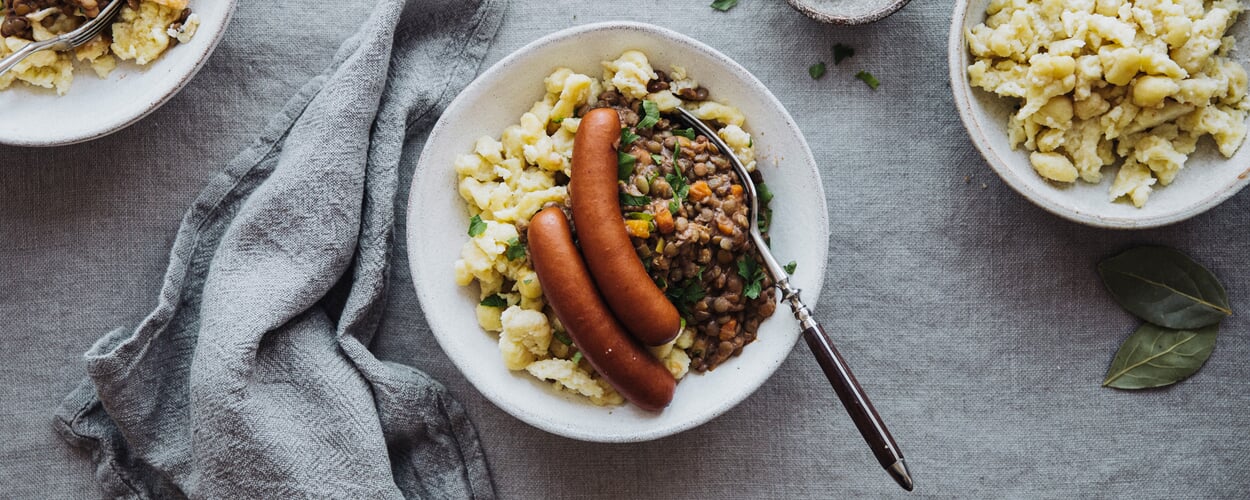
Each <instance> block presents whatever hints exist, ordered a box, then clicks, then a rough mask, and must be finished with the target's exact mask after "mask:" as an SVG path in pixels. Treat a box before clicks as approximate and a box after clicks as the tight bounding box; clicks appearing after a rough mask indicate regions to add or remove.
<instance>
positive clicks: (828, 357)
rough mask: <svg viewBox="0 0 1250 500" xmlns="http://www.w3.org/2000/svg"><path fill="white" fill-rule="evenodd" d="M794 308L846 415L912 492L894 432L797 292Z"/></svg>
mask: <svg viewBox="0 0 1250 500" xmlns="http://www.w3.org/2000/svg"><path fill="white" fill-rule="evenodd" d="M790 306H791V308H792V309H794V315H795V317H796V318H797V319H798V320H799V323H800V325H801V326H802V328H803V338H804V339H805V340H807V346H808V347H809V348H811V350H812V354H815V355H816V362H817V363H819V364H820V369H821V370H822V371H824V372H825V378H828V379H829V383H830V384H831V385H833V392H835V393H837V395H838V399H839V400H841V401H842V406H843V407H845V408H846V413H847V414H849V415H850V417H851V421H852V422H854V423H855V428H857V429H859V433H860V435H862V436H863V437H864V441H865V442H867V443H868V447H869V448H871V449H872V454H873V455H874V456H876V458H877V462H878V463H880V464H881V467H882V468H884V469H885V470H886V472H888V473H889V474H890V476H891V477H893V478H894V480H895V481H897V482H898V484H899V486H902V487H903V489H906V490H907V491H911V490H912V487H913V483H912V479H911V474H910V472H909V471H908V470H907V465H906V462H904V460H903V452H902V451H900V450H899V448H898V444H897V443H895V442H894V436H891V435H890V430H889V429H887V428H886V426H885V423H884V422H882V421H881V415H878V414H877V409H876V408H873V406H872V402H871V401H869V400H868V396H867V395H866V394H864V388H863V387H860V385H859V381H858V380H856V379H855V374H853V373H851V368H850V367H849V366H847V364H846V360H845V359H843V358H842V354H841V353H839V352H838V349H837V348H836V347H834V346H833V341H832V340H830V339H829V335H828V334H826V333H825V329H824V327H822V326H820V323H818V322H817V321H816V319H815V318H813V317H812V315H811V311H810V310H808V309H807V306H805V305H803V303H802V302H801V301H800V300H799V299H798V293H797V292H796V293H794V294H793V295H792V296H791V297H790Z"/></svg>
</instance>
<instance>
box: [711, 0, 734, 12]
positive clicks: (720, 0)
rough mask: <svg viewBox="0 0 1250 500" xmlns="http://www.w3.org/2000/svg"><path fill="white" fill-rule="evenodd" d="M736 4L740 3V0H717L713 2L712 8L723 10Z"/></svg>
mask: <svg viewBox="0 0 1250 500" xmlns="http://www.w3.org/2000/svg"><path fill="white" fill-rule="evenodd" d="M736 5H738V0H716V1H715V2H712V8H713V9H716V10H719V11H721V12H725V11H727V10H729V9H732V8H734V6H736Z"/></svg>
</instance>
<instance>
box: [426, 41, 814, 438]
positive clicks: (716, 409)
mask: <svg viewBox="0 0 1250 500" xmlns="http://www.w3.org/2000/svg"><path fill="white" fill-rule="evenodd" d="M608 30H634V31H641V32H643V33H645V34H647V35H648V36H653V37H657V38H660V39H662V40H665V41H666V42H669V43H675V44H677V45H685V46H687V47H689V48H690V49H691V50H695V51H701V52H703V53H704V54H705V55H706V56H708V57H710V58H712V59H714V60H716V61H717V62H719V63H721V64H724V65H725V66H726V67H727V68H729V69H730V70H731V71H733V72H735V73H736V74H738V75H741V78H742V79H743V81H744V82H745V83H746V84H747V86H748V87H750V88H752V90H755V91H757V92H758V93H759V95H760V98H761V99H762V100H763V101H764V103H765V105H766V106H768V107H771V108H773V109H775V110H776V111H777V112H778V113H780V117H781V118H782V119H783V121H784V122H785V126H786V127H787V128H788V129H789V131H790V132H791V133H792V134H793V135H794V137H795V138H796V139H797V140H798V142H799V144H800V145H801V146H802V147H801V151H799V152H798V153H799V154H800V155H801V156H802V158H803V160H804V163H805V166H807V165H810V166H813V167H815V168H813V171H812V173H813V174H814V175H815V176H816V179H817V180H818V181H819V179H820V169H819V164H817V163H816V162H815V156H814V155H812V152H811V147H810V146H809V145H808V143H807V138H806V137H805V136H804V135H803V133H802V131H801V130H800V129H799V127H798V124H797V122H795V121H794V117H793V116H791V115H790V112H789V111H788V110H787V109H786V108H785V106H784V105H783V104H782V103H781V101H780V100H779V99H777V97H776V96H775V95H773V93H772V92H771V91H770V90H768V88H767V87H766V86H765V85H764V83H763V82H761V81H760V80H759V79H758V78H757V77H755V75H753V74H752V73H750V72H749V71H747V69H746V68H744V67H743V66H742V65H741V64H738V63H737V62H736V61H734V60H733V59H731V58H730V57H729V56H727V55H725V54H723V53H721V52H720V51H719V50H716V49H715V48H713V47H711V46H709V45H707V44H704V43H703V42H700V41H698V40H695V39H694V38H691V37H688V36H686V35H683V34H681V33H678V32H676V31H673V30H670V29H667V28H663V27H660V26H656V25H653V24H648V23H642V22H635V21H602V22H594V23H587V24H582V25H577V26H572V27H569V28H565V29H562V30H559V31H556V32H552V33H549V34H547V35H544V36H542V37H540V38H538V39H536V40H534V41H532V42H529V43H527V44H525V45H524V46H522V47H520V48H518V49H517V50H515V51H513V52H512V53H510V54H508V55H507V56H505V57H504V58H502V59H500V60H499V61H498V62H496V63H494V64H493V65H491V66H490V67H489V68H488V69H486V70H485V71H483V72H481V73H480V74H479V75H478V76H477V77H476V78H474V80H473V81H472V82H470V83H469V85H467V86H466V87H465V88H464V89H462V90H461V91H460V93H459V94H457V95H456V97H455V98H454V99H453V100H452V101H451V102H450V103H449V104H448V105H447V107H446V108H444V109H445V111H444V114H443V115H442V116H440V117H439V119H438V121H437V122H436V123H435V125H434V127H433V128H431V130H430V133H429V136H428V137H429V138H434V137H437V136H438V135H439V134H440V132H442V130H443V129H444V128H445V127H447V126H448V125H447V124H448V122H447V121H445V120H444V117H446V116H448V115H447V114H446V110H453V109H455V108H457V107H459V106H462V105H464V104H463V101H466V100H467V99H468V97H467V96H468V95H469V94H471V93H477V92H473V91H477V90H478V87H479V86H482V85H485V84H484V83H482V82H484V81H485V80H487V79H488V77H490V76H493V75H494V74H495V73H496V72H500V71H503V70H504V69H505V68H507V67H510V66H512V65H514V64H515V63H516V61H517V60H519V59H521V58H522V57H524V56H525V55H527V54H528V53H530V52H532V51H534V50H536V49H539V48H541V47H543V46H545V45H548V44H551V43H555V42H559V41H563V40H566V39H568V38H572V37H576V36H580V35H583V34H586V33H590V32H595V31H608ZM436 142H437V141H433V140H429V139H427V140H426V143H425V145H424V146H423V147H422V150H421V155H420V157H419V159H418V160H417V166H416V168H415V170H414V172H413V176H412V181H411V187H410V190H409V195H408V203H407V207H406V210H407V221H406V222H405V238H406V239H407V240H408V241H409V242H411V240H412V235H414V234H418V231H416V227H415V224H417V220H418V218H417V217H413V214H414V213H415V212H416V211H417V210H418V209H419V207H418V206H417V202H416V199H415V198H414V196H413V193H416V192H417V181H418V179H419V178H420V174H421V172H422V171H424V170H426V169H428V168H432V166H430V165H428V164H427V163H426V159H427V158H429V157H430V156H431V152H432V148H435V147H436V146H435V144H436ZM815 184H816V185H815V186H814V189H815V191H816V192H815V194H816V199H817V201H818V205H819V206H817V207H815V208H817V209H818V214H819V218H820V221H819V222H820V223H819V224H817V226H818V227H819V228H820V232H821V233H820V235H819V236H820V241H822V242H826V243H827V242H828V241H829V237H830V234H831V232H830V228H829V215H828V214H829V210H828V202H827V201H826V199H825V191H824V185H823V183H822V182H816V183H815ZM417 248H418V246H417V245H412V244H408V245H407V253H408V266H409V272H410V274H411V275H412V276H413V279H412V282H413V286H414V288H415V289H416V292H417V300H418V302H419V303H420V304H421V308H422V311H423V312H424V311H428V310H429V309H428V308H429V307H430V306H433V305H435V302H434V300H433V298H432V297H430V296H429V291H428V290H427V288H425V287H422V286H420V283H419V280H418V279H417V277H418V276H420V275H421V274H423V273H421V272H420V271H419V270H418V267H419V266H421V265H422V264H421V263H420V261H419V259H418V257H419V256H418V255H417ZM824 254H825V258H824V259H821V260H820V262H819V263H818V267H819V268H818V270H817V273H816V274H815V276H816V279H815V281H814V286H812V287H810V289H809V292H810V293H811V298H809V299H808V306H809V307H815V306H816V302H817V298H819V296H820V290H821V288H823V283H824V276H825V272H826V269H827V267H828V266H827V260H828V247H827V246H826V247H824ZM427 323H428V319H427ZM430 330H431V334H432V336H433V337H434V340H435V342H437V343H438V345H439V348H440V349H442V350H443V352H444V354H445V355H447V357H448V359H450V360H451V362H452V364H453V365H454V366H455V367H456V369H457V371H459V372H460V374H461V376H463V377H464V378H465V379H466V380H467V381H468V382H469V383H470V385H472V386H473V388H474V389H475V390H477V392H478V393H479V394H481V395H482V396H483V397H485V398H486V399H487V400H488V401H490V402H491V404H493V405H495V407H497V408H499V409H501V410H503V411H504V412H505V413H508V414H509V415H512V416H513V417H515V418H517V419H518V420H521V421H522V422H525V423H527V424H529V425H530V426H532V427H535V428H537V429H540V430H543V431H545V432H548V433H551V434H555V435H558V436H563V437H567V438H571V439H576V440H580V441H587V442H601V443H635V442H644V441H652V440H655V439H660V438H663V437H667V436H671V435H674V434H678V433H681V432H684V431H687V430H689V429H693V428H695V427H698V426H700V425H703V424H705V423H707V422H709V421H711V420H712V419H715V418H716V417H719V416H720V415H722V414H724V413H725V412H727V411H729V410H730V409H732V408H734V407H736V406H737V405H738V404H740V403H741V402H742V401H745V400H746V399H747V398H748V397H750V396H751V395H753V394H755V392H756V391H757V390H759V388H760V387H762V386H763V385H764V383H765V382H767V381H768V380H769V379H771V378H772V377H773V375H774V374H775V373H776V371H777V369H778V368H780V367H781V365H782V364H783V363H784V362H785V359H786V356H783V357H781V358H780V359H778V360H776V362H773V363H769V365H768V366H766V367H764V368H762V375H761V376H759V377H756V378H753V379H750V380H747V381H746V383H743V384H739V387H744V388H746V389H747V390H744V391H738V392H736V393H735V394H733V395H732V396H730V397H727V398H725V399H723V400H721V402H720V404H717V405H715V406H712V407H708V409H707V411H704V412H702V413H698V414H695V415H694V416H693V417H692V418H687V419H684V420H680V421H677V422H675V423H673V424H670V425H664V426H658V427H654V428H650V429H647V430H645V431H640V432H633V433H628V434H626V433H618V434H610V435H600V434H594V433H590V432H586V431H582V430H580V429H575V428H566V427H562V426H560V425H557V424H556V423H554V422H551V421H548V420H546V419H545V418H544V417H542V416H540V415H538V414H536V413H534V412H532V411H529V410H527V409H526V408H524V407H521V406H520V405H513V404H511V403H510V402H508V401H506V400H504V399H502V398H501V397H500V395H499V394H496V393H495V392H494V391H488V390H483V388H482V387H481V386H479V385H478V379H477V378H476V377H475V376H472V375H470V374H471V373H473V370H472V367H471V366H468V365H467V361H466V360H462V359H458V358H456V357H454V356H451V355H450V354H448V352H449V351H448V349H447V346H446V345H444V341H443V339H442V337H441V336H440V335H438V334H437V333H435V332H434V326H433V325H432V324H431V325H430ZM800 337H801V335H800V334H799V332H798V331H797V330H796V331H795V332H794V335H793V340H792V341H791V343H790V345H789V346H788V347H787V348H786V351H785V352H787V353H789V352H791V351H793V349H794V345H796V344H797V343H798V340H799V338H800ZM609 410H611V409H609Z"/></svg>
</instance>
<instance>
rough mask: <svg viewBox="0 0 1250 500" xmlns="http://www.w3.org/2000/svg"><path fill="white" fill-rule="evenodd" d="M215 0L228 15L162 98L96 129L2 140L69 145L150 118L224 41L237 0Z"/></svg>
mask: <svg viewBox="0 0 1250 500" xmlns="http://www.w3.org/2000/svg"><path fill="white" fill-rule="evenodd" d="M215 1H221V2H223V3H225V4H226V5H225V8H226V15H225V17H223V18H222V19H221V29H219V30H217V32H215V33H213V35H212V39H210V40H209V43H208V45H205V46H204V49H203V50H202V51H201V52H200V53H199V54H197V55H196V56H195V58H196V60H195V63H194V64H193V65H191V70H190V71H187V72H186V73H183V74H182V75H181V76H180V77H179V78H178V81H177V82H175V83H174V85H173V86H172V87H169V88H168V89H166V90H165V92H164V94H162V95H161V96H160V97H159V98H157V99H155V100H153V101H152V102H151V103H150V104H149V105H147V107H145V108H143V109H139V110H138V111H137V112H134V113H133V114H129V113H123V114H122V115H121V117H120V118H118V119H116V120H111V121H109V122H104V123H101V124H100V126H99V127H98V129H97V130H93V131H86V132H83V133H79V134H72V135H55V136H50V137H43V138H39V137H23V138H17V139H11V138H5V137H0V144H3V145H6V146H17V147H53V146H69V145H71V144H79V143H83V142H88V141H93V140H96V139H99V138H101V137H106V136H109V135H112V134H114V133H116V132H119V131H121V130H123V129H126V128H128V127H130V126H131V125H134V124H135V123H137V122H138V121H139V120H142V119H144V118H147V116H148V115H150V114H152V113H153V112H155V111H156V110H158V109H160V108H161V107H162V106H164V105H165V103H167V102H169V100H170V99H173V97H174V96H175V95H178V93H179V92H181V91H182V89H183V88H184V87H186V86H187V84H188V83H191V79H192V78H195V75H196V74H198V73H199V72H200V70H201V69H203V68H204V66H206V65H207V63H208V58H209V57H211V56H212V55H213V53H214V52H216V50H217V44H219V43H221V40H222V39H223V38H225V35H226V30H227V28H228V27H229V26H230V19H232V18H233V17H234V10H235V8H236V7H238V0H215ZM140 71H142V70H140Z"/></svg>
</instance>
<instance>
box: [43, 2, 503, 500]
mask: <svg viewBox="0 0 1250 500" xmlns="http://www.w3.org/2000/svg"><path fill="white" fill-rule="evenodd" d="M504 1H506V0H478V1H467V2H466V1H462V0H435V1H425V2H404V1H403V0H379V1H378V3H377V5H376V7H375V9H374V11H373V12H372V14H371V15H370V17H369V19H368V21H366V23H365V24H364V25H363V26H362V27H361V28H360V30H359V31H358V32H357V33H356V34H355V35H353V36H352V37H351V38H350V39H348V40H347V42H345V43H344V44H343V46H342V48H341V49H340V50H339V52H338V54H337V55H336V57H335V62H334V63H333V64H332V65H331V67H330V68H329V69H327V70H326V71H325V72H324V73H323V74H322V75H320V76H318V77H317V78H315V79H313V80H312V81H311V82H309V83H308V84H307V85H305V86H304V87H303V88H302V89H301V90H300V91H299V92H298V93H297V94H296V95H295V96H294V97H293V98H292V99H291V100H290V102H289V103H288V104H287V105H286V106H285V108H284V109H283V111H282V113H281V114H280V115H279V116H277V117H276V118H275V119H273V120H272V122H271V123H270V125H269V126H268V128H267V131H266V132H265V133H264V134H263V135H262V137H261V138H260V139H259V140H258V141H257V142H256V144H254V145H253V146H252V147H250V148H248V149H247V150H245V151H243V152H242V153H240V154H239V155H238V156H237V157H236V158H235V159H234V160H232V161H231V162H230V164H229V165H227V166H226V169H225V172H224V173H223V174H221V175H219V176H218V177H217V178H215V179H213V180H212V181H211V182H210V183H209V185H208V187H207V188H206V189H205V190H204V191H203V192H202V193H201V194H200V196H199V198H198V199H197V200H196V201H195V203H194V204H193V205H192V207H191V208H190V210H189V211H188V212H187V214H186V216H185V217H184V218H183V221H182V225H181V228H180V229H179V231H178V234H177V238H176V239H175V241H174V245H173V249H172V250H171V255H170V263H169V269H168V271H167V272H166V275H165V282H164V286H163V287H162V289H161V292H160V296H159V298H158V301H157V302H158V303H157V306H156V308H155V309H154V310H153V311H152V312H151V313H150V314H149V315H148V316H147V317H146V318H145V319H144V320H143V322H142V323H140V324H139V325H138V327H136V328H133V329H119V330H116V331H113V332H110V333H109V334H107V335H105V336H104V337H103V338H101V339H100V340H99V341H97V342H96V343H95V345H93V346H92V347H91V349H90V350H89V351H88V352H87V353H86V359H87V373H88V376H89V377H88V379H87V380H85V381H84V382H83V383H82V384H81V386H80V387H79V388H78V389H77V390H75V391H74V392H73V393H72V394H70V395H69V396H68V397H67V398H66V400H65V403H64V406H63V407H62V408H61V409H60V410H59V411H58V414H57V419H56V425H57V428H58V430H59V432H60V433H61V435H62V436H63V437H64V438H65V439H66V440H67V441H68V442H69V443H70V444H72V445H73V446H77V447H80V448H84V449H86V450H88V451H89V452H90V454H91V456H92V458H93V460H94V461H95V462H96V464H97V472H96V475H97V478H98V479H99V481H100V483H101V484H102V486H103V488H104V490H105V493H106V494H108V495H110V496H115V497H130V498H168V497H183V496H187V497H197V498H244V497H246V498H258V497H259V498H286V497H325V498H379V497H388V498H398V497H410V498H411V497H423V498H428V497H436V498H443V497H449V498H469V497H475V498H491V497H494V495H495V493H494V488H493V485H492V484H491V479H490V472H489V470H488V468H487V464H486V459H485V456H484V455H483V453H482V449H481V445H480V443H479V441H478V436H477V433H476V431H475V430H474V428H473V425H472V423H471V422H470V421H469V419H468V417H467V416H466V414H465V412H464V410H463V408H461V406H460V405H459V404H458V403H457V402H456V401H454V400H453V399H452V398H451V396H450V395H449V394H448V393H447V391H446V390H445V389H444V388H443V386H441V385H440V384H439V383H438V382H436V381H434V380H432V379H430V378H429V377H427V376H426V375H425V374H423V373H422V372H420V371H417V370H416V369H413V368H411V367H408V366H403V365H400V364H396V363H390V362H384V361H380V360H378V359H377V358H375V357H374V356H373V354H371V353H370V351H369V349H368V346H369V345H370V342H371V341H372V339H373V336H374V334H375V332H376V331H377V329H378V323H379V321H380V317H381V313H382V311H383V308H384V307H385V306H386V303H385V294H384V290H385V287H386V284H387V277H388V273H389V268H388V258H389V256H390V253H391V249H392V244H393V241H392V240H393V225H394V223H395V209H394V204H395V196H396V192H397V189H398V182H399V175H398V169H399V161H400V153H401V149H402V147H403V144H404V142H405V141H406V140H408V139H409V138H412V137H419V136H421V135H423V134H424V133H425V132H427V130H425V129H426V128H428V127H429V125H430V124H431V123H432V122H433V121H434V120H433V119H432V117H436V116H437V115H438V114H439V113H440V112H441V111H442V109H443V108H444V107H445V105H446V103H447V101H449V100H450V99H451V97H452V96H454V95H455V94H456V92H457V91H458V90H459V89H460V88H461V87H463V86H464V85H465V84H466V83H467V82H468V81H469V80H470V79H471V78H472V77H473V75H474V74H475V73H476V71H477V68H478V66H479V64H480V62H481V59H482V58H483V57H484V55H485V52H486V49H487V47H488V45H489V43H490V40H491V39H492V38H493V36H494V34H495V32H496V31H497V29H498V26H499V23H500V20H501V18H502V13H501V11H502V7H503V3H504ZM238 98H240V99H246V96H238Z"/></svg>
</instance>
